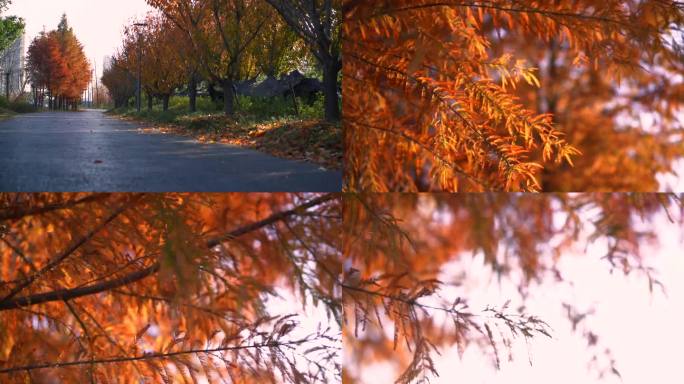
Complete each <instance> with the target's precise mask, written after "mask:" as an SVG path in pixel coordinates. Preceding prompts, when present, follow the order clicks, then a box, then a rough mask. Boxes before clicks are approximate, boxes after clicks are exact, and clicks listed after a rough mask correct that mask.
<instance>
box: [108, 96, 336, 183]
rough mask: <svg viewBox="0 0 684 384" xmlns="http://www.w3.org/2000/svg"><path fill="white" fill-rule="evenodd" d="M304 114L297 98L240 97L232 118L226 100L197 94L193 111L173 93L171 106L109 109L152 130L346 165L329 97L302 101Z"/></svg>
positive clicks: (331, 165) (326, 164) (330, 166)
mask: <svg viewBox="0 0 684 384" xmlns="http://www.w3.org/2000/svg"><path fill="white" fill-rule="evenodd" d="M298 104H299V105H298V106H299V115H297V114H296V113H295V110H294V106H293V103H292V99H282V98H273V99H263V100H260V99H253V98H249V97H242V96H241V97H239V99H238V103H237V105H236V107H237V110H238V111H237V112H236V114H235V117H233V118H228V117H226V116H225V115H224V114H223V112H222V105H216V104H214V103H213V102H212V101H211V99H209V98H208V97H207V98H205V97H202V98H198V99H197V112H195V113H189V112H188V100H187V98H186V97H173V98H171V100H170V102H169V110H168V111H162V109H161V105H157V104H155V105H154V107H153V108H152V110H147V108H146V107H147V105H144V107H143V110H142V111H141V112H140V113H137V111H136V110H135V108H131V107H128V108H118V109H113V110H110V111H108V113H110V114H112V115H115V116H118V117H121V118H123V119H127V120H135V121H138V122H146V123H150V124H151V126H150V127H144V128H142V129H141V131H143V132H147V133H159V134H169V133H172V134H179V135H184V136H191V137H194V138H195V139H197V140H198V141H200V142H203V143H224V144H232V145H238V146H242V147H247V148H252V149H256V150H259V151H262V152H266V153H269V154H271V155H274V156H277V157H282V158H287V159H296V160H306V161H309V162H313V163H316V164H319V165H321V166H323V167H325V168H327V169H338V170H339V169H342V157H343V155H342V128H341V125H340V124H330V123H326V122H325V121H323V119H322V116H323V100H322V99H317V100H316V101H315V102H314V103H313V105H311V106H309V105H307V104H306V103H303V102H302V100H298Z"/></svg>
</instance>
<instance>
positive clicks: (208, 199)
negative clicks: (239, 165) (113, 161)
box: [0, 194, 341, 383]
mask: <svg viewBox="0 0 684 384" xmlns="http://www.w3.org/2000/svg"><path fill="white" fill-rule="evenodd" d="M340 224H341V206H340V200H339V197H338V196H337V195H334V194H328V195H315V194H304V195H296V194H149V195H148V194H2V195H0V230H1V232H0V340H2V342H0V378H1V379H0V380H1V381H3V382H5V381H7V382H19V381H32V382H39V383H42V382H45V383H47V382H52V381H53V379H54V378H57V379H58V380H59V381H60V382H91V383H95V382H98V383H100V382H106V383H113V382H117V383H137V382H140V381H141V380H144V381H146V382H165V383H168V382H174V383H176V382H181V381H191V380H192V381H194V382H197V381H201V380H206V381H208V382H225V381H226V380H230V382H233V383H261V382H272V381H278V382H292V383H312V382H326V383H327V382H335V381H336V380H339V376H340V372H339V371H340V369H341V367H340V366H339V363H338V358H337V355H338V352H339V349H340V347H339V343H340V340H339V337H340V335H339V332H338V329H339V327H338V326H330V324H329V322H331V321H334V320H331V319H339V318H340V316H341V303H340V299H339V293H337V296H336V294H335V281H336V279H337V277H338V275H339V273H340V272H341V262H340V261H341V257H340V254H339V249H340V248H339V244H338V239H339V233H340V230H341V228H340ZM283 290H284V291H283ZM283 292H288V294H289V295H292V296H293V297H295V298H296V299H293V300H295V301H298V302H299V307H300V308H301V306H305V307H311V306H316V307H322V308H324V310H325V312H327V313H328V315H329V317H330V318H328V319H326V318H323V319H320V322H319V323H320V324H319V325H320V326H319V327H318V328H317V329H307V328H305V327H302V326H299V325H298V321H297V317H295V316H292V315H291V314H292V313H294V312H296V311H297V308H296V307H295V308H293V307H292V306H288V307H287V308H283V306H282V305H280V306H277V305H274V304H272V302H273V300H275V299H276V298H277V297H278V296H279V295H281V294H283ZM338 324H339V323H338Z"/></svg>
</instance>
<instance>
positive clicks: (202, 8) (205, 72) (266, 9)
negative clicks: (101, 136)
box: [102, 0, 341, 121]
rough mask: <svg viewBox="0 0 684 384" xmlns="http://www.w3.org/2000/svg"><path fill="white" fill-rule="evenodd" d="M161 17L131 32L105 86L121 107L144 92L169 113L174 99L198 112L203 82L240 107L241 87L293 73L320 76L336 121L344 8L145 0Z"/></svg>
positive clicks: (328, 112)
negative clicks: (178, 97)
mask: <svg viewBox="0 0 684 384" xmlns="http://www.w3.org/2000/svg"><path fill="white" fill-rule="evenodd" d="M147 2H148V3H149V4H150V5H152V6H153V7H155V9H156V10H157V12H154V13H151V14H149V15H148V16H147V17H146V18H145V19H144V20H141V21H139V22H137V23H135V24H134V25H132V26H130V27H127V28H126V30H125V32H124V39H123V43H122V48H121V49H120V51H119V52H118V53H117V54H116V55H115V57H114V58H113V60H112V63H111V65H110V66H109V67H108V68H106V71H105V72H104V74H103V78H102V82H103V84H105V85H106V86H107V88H108V89H109V90H110V93H111V94H112V97H113V99H114V101H115V104H116V106H123V105H125V104H126V103H128V100H129V99H131V97H132V96H133V95H134V94H135V91H136V85H137V81H138V77H139V72H140V77H141V87H142V89H143V90H144V91H145V94H146V95H147V96H148V106H150V107H151V104H152V98H153V97H157V98H159V99H161V100H162V102H163V108H164V110H166V109H168V101H169V98H170V97H171V96H172V95H174V94H183V95H187V96H188V98H189V109H190V111H191V112H194V111H196V108H197V107H196V98H197V94H198V89H199V87H200V85H205V86H206V87H207V91H208V92H209V93H210V94H212V96H216V95H215V93H216V92H220V93H221V94H220V95H218V96H217V97H214V98H216V99H218V98H219V97H222V98H223V110H224V112H225V114H226V115H228V116H232V115H233V114H234V113H235V110H236V96H237V88H238V86H239V85H240V84H241V83H243V82H246V81H255V79H257V78H264V77H265V78H275V77H276V76H278V75H283V74H285V73H288V72H289V71H292V70H303V71H308V72H314V73H317V74H320V75H322V79H323V82H322V91H323V94H324V99H325V101H324V104H325V117H326V119H327V120H331V121H333V120H339V118H340V107H339V94H338V92H339V87H338V77H339V72H340V69H341V59H340V49H339V23H340V16H339V7H337V2H336V1H323V2H321V1H313V0H291V1H272V0H148V1H147Z"/></svg>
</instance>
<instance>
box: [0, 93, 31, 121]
mask: <svg viewBox="0 0 684 384" xmlns="http://www.w3.org/2000/svg"><path fill="white" fill-rule="evenodd" d="M31 112H36V108H35V107H34V106H33V104H31V103H29V102H26V101H24V100H15V101H9V100H7V98H6V97H5V96H0V120H5V119H9V118H10V117H12V116H14V115H16V114H17V113H31Z"/></svg>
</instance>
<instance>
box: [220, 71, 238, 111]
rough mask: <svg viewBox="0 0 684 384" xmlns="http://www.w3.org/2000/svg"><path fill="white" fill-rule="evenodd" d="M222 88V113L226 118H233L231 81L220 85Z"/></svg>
mask: <svg viewBox="0 0 684 384" xmlns="http://www.w3.org/2000/svg"><path fill="white" fill-rule="evenodd" d="M221 85H222V86H223V112H224V113H225V114H226V116H233V113H234V112H235V110H234V105H233V102H234V100H233V95H234V93H233V80H224V81H223V83H222V84H221Z"/></svg>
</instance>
